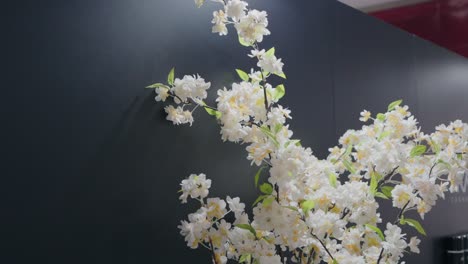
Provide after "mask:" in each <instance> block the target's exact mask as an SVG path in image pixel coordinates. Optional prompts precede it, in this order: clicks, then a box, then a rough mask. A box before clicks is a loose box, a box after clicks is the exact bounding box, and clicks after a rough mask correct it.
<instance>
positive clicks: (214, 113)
mask: <svg viewBox="0 0 468 264" xmlns="http://www.w3.org/2000/svg"><path fill="white" fill-rule="evenodd" d="M203 108H205V111H206V112H207V113H208V114H209V115H211V116H214V117H216V119H220V118H221V116H222V114H221V112H220V111H218V110H214V109H212V108H209V107H206V106H204V107H203Z"/></svg>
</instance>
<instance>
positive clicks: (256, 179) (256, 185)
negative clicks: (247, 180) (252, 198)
mask: <svg viewBox="0 0 468 264" xmlns="http://www.w3.org/2000/svg"><path fill="white" fill-rule="evenodd" d="M265 168H266V167H260V169H258V171H257V173H255V178H254V180H255V188H257V187H258V180H259V179H260V175H261V174H262V170H263V169H265Z"/></svg>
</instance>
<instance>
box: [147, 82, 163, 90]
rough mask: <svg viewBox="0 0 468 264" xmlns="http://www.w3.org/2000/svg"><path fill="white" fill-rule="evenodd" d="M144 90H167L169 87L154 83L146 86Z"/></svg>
mask: <svg viewBox="0 0 468 264" xmlns="http://www.w3.org/2000/svg"><path fill="white" fill-rule="evenodd" d="M145 88H147V89H155V88H166V89H169V87H167V85H165V84H163V83H154V84H152V85H148V86H146V87H145Z"/></svg>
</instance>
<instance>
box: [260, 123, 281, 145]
mask: <svg viewBox="0 0 468 264" xmlns="http://www.w3.org/2000/svg"><path fill="white" fill-rule="evenodd" d="M260 130H261V131H262V132H263V133H264V134H265V135H267V136H268V137H269V138H270V139H271V140H272V141H273V143H274V144H275V145H276V146H277V147H279V142H278V140H277V139H276V137H275V135H273V133H271V131H270V128H268V127H267V126H261V127H260Z"/></svg>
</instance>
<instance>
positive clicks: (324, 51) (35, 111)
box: [0, 0, 468, 263]
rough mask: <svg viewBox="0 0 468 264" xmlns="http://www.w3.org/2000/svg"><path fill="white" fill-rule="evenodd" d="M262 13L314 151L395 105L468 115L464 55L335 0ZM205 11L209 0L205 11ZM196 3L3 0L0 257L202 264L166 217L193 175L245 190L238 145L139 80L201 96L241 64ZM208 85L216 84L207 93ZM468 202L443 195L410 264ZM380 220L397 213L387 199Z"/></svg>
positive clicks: (463, 218)
mask: <svg viewBox="0 0 468 264" xmlns="http://www.w3.org/2000/svg"><path fill="white" fill-rule="evenodd" d="M250 4H251V6H254V7H257V8H262V9H266V10H268V12H269V14H270V29H271V30H272V32H273V35H272V36H270V37H268V38H267V39H266V41H265V43H264V44H265V46H266V47H268V46H272V45H274V46H275V47H276V48H277V53H278V55H279V56H280V57H283V58H284V61H285V63H286V66H285V71H286V73H287V75H288V80H287V81H286V82H285V85H286V89H287V95H286V97H285V98H284V101H283V104H284V105H286V106H288V107H290V108H291V109H292V110H293V118H294V119H293V120H292V122H291V126H292V128H293V130H294V131H295V137H297V138H301V139H302V140H303V144H304V145H306V146H311V147H312V148H313V150H314V151H315V153H316V155H318V156H319V157H324V156H325V155H326V152H327V148H328V147H330V146H333V145H334V144H335V143H336V140H337V138H338V137H339V135H341V134H342V133H343V132H344V131H345V130H346V129H348V128H358V127H359V126H360V124H359V122H358V121H357V119H358V115H359V112H360V111H361V110H362V109H364V108H366V109H368V110H371V111H373V112H378V111H383V110H384V109H385V107H386V105H387V104H388V103H389V102H391V101H393V100H395V99H398V98H403V99H404V100H405V102H407V103H408V104H409V105H410V106H411V108H412V111H413V112H414V113H415V114H416V115H417V117H418V118H419V120H420V121H421V123H422V126H423V128H424V130H425V131H430V130H431V129H433V127H434V126H435V125H436V124H438V123H440V122H444V121H448V120H453V119H456V118H461V119H464V120H465V121H466V120H467V119H468V106H467V98H468V62H467V61H466V59H463V58H461V57H459V56H456V55H454V54H451V53H450V52H448V51H446V50H443V49H441V48H438V47H435V46H434V45H432V44H430V43H427V42H424V41H422V40H420V39H418V38H416V37H413V36H411V35H410V34H407V33H404V32H401V31H399V30H397V29H394V28H392V27H391V26H389V25H386V24H384V23H382V22H380V21H377V20H375V19H373V18H370V17H367V16H366V15H364V14H361V13H359V12H357V11H355V10H352V9H351V8H349V7H346V6H344V5H342V4H340V3H338V2H335V1H334V0H315V1H304V0H302V1H299V0H294V1H291V0H290V1H287V0H274V1H273V0H269V1H267V0H252V1H250ZM210 6H211V7H212V5H210ZM212 11H213V9H212V8H210V7H208V8H203V9H199V10H198V9H196V8H195V7H194V4H193V1H192V0H139V1H136V0H133V1H131V0H126V1H124V0H114V1H102V0H101V1H99V0H93V1H91V0H80V1H74V0H73V1H31V2H27V1H16V2H15V3H14V4H10V5H4V6H2V11H1V12H2V16H1V19H2V21H1V22H2V23H1V24H2V41H1V42H2V44H1V45H2V62H3V64H4V67H3V71H2V75H3V76H2V86H3V87H2V92H3V94H2V96H1V98H2V103H1V104H0V105H1V106H0V107H1V110H2V111H1V112H2V129H1V130H2V139H3V140H2V141H3V143H2V152H3V154H4V155H3V158H2V177H1V179H2V182H1V184H0V186H1V188H2V192H1V193H2V195H5V197H4V198H3V199H2V214H1V219H2V220H1V221H2V222H3V224H2V225H1V230H2V232H1V236H2V240H3V242H4V243H3V246H2V247H1V249H0V252H1V254H0V262H2V263H31V262H36V263H168V262H170V263H185V262H191V263H209V261H210V260H209V257H208V254H207V252H205V251H204V250H203V249H200V250H198V251H193V250H189V249H187V248H186V247H185V244H184V242H183V238H182V237H180V236H179V235H178V230H177V227H176V226H177V225H178V223H179V220H180V219H183V218H185V216H186V214H187V213H189V212H190V211H191V210H192V209H193V208H190V206H186V205H185V206H183V205H180V204H179V203H178V200H177V197H178V195H177V193H176V191H177V190H178V184H179V182H180V180H181V179H182V178H183V177H186V176H187V175H188V174H189V173H192V172H205V173H206V174H207V175H208V176H209V177H210V178H212V179H213V181H214V182H213V188H212V189H213V191H212V194H213V195H219V196H225V195H228V194H229V195H231V196H240V197H242V199H243V200H244V201H245V202H246V203H248V204H250V203H251V202H252V201H253V200H254V198H255V197H256V191H255V189H254V188H253V184H252V177H253V174H254V173H255V168H254V167H251V166H250V165H249V162H248V161H247V160H246V159H245V152H244V149H243V148H244V146H238V145H234V144H230V143H226V144H221V143H222V142H221V140H220V137H219V131H218V129H217V126H216V124H214V122H213V120H212V119H211V118H210V117H207V116H206V115H204V114H202V113H201V112H199V113H197V114H196V115H195V117H196V122H195V123H194V125H193V127H191V128H190V127H187V126H182V127H173V126H172V125H170V124H169V123H168V122H166V121H165V120H164V114H163V110H162V105H161V104H156V103H155V102H154V100H153V97H154V95H153V94H150V92H149V91H148V90H146V91H145V90H144V89H143V87H144V86H145V85H147V84H149V83H152V82H156V81H160V80H163V79H165V77H166V74H167V72H168V70H169V69H170V68H171V67H172V66H176V67H177V73H178V74H179V75H180V74H189V73H199V74H201V75H202V76H204V77H205V78H206V79H208V80H211V81H212V83H213V88H212V90H215V89H218V88H221V87H223V85H227V84H228V83H229V82H232V81H233V80H234V79H235V75H234V73H233V72H232V69H233V68H234V67H236V68H244V69H248V68H249V67H250V66H251V64H250V63H252V61H251V60H249V59H248V58H247V57H246V56H242V54H245V53H246V52H247V50H245V49H244V48H242V47H238V45H237V44H236V41H237V40H236V38H235V36H234V34H233V35H231V36H228V37H218V36H217V35H213V34H211V33H210V29H209V28H210V20H211V12H212ZM212 93H214V91H212ZM467 209H468V203H467V201H466V195H463V194H458V195H451V196H449V197H448V198H447V199H446V200H445V201H442V202H440V203H439V206H438V207H437V208H436V209H434V210H433V211H432V212H431V213H430V214H429V215H428V216H427V217H426V221H425V222H424V225H425V227H426V230H427V231H428V233H429V236H428V237H427V238H426V239H424V240H423V242H422V245H421V250H422V253H421V254H420V255H411V256H409V257H407V258H406V260H407V262H408V263H439V258H440V254H441V251H440V250H439V249H438V248H437V246H438V243H437V241H438V239H439V238H440V237H441V236H443V235H447V234H451V233H454V232H459V231H463V230H467V229H468V221H467V219H468V211H467ZM383 210H384V212H383V214H384V216H385V217H386V219H393V218H394V214H395V212H394V211H392V209H391V208H390V207H389V206H388V205H384V206H383Z"/></svg>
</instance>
